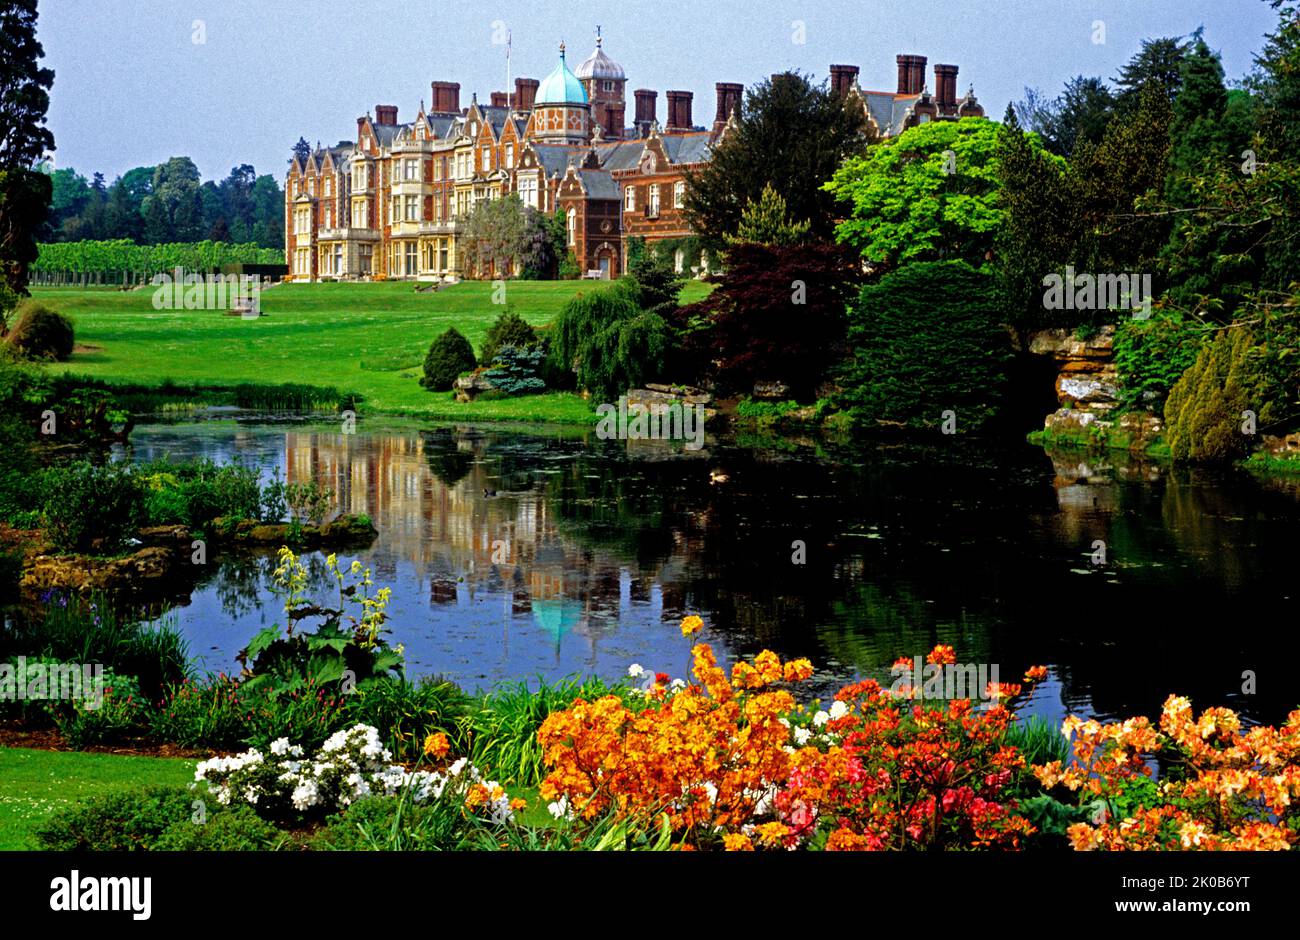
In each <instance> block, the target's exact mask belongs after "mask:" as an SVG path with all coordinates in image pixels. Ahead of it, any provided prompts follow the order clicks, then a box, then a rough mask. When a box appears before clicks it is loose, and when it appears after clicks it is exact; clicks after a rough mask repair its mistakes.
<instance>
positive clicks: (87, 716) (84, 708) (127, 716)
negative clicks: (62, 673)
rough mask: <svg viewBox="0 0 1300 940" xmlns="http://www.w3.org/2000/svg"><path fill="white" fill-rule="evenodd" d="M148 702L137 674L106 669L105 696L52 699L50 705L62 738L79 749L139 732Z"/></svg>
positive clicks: (111, 741) (123, 738) (122, 739)
mask: <svg viewBox="0 0 1300 940" xmlns="http://www.w3.org/2000/svg"><path fill="white" fill-rule="evenodd" d="M78 668H79V666H78ZM86 691H88V692H90V691H91V690H86ZM92 694H93V693H92ZM148 705H149V703H148V702H147V701H145V698H144V694H143V693H142V692H141V691H140V684H139V683H138V682H137V681H136V680H135V679H134V678H132V677H130V676H119V675H115V674H114V673H113V672H112V671H110V670H105V671H104V676H103V690H102V696H100V697H98V698H91V699H88V700H87V699H78V700H75V701H72V702H68V701H61V702H57V703H51V704H50V705H49V709H50V712H51V714H52V716H53V718H54V724H55V726H56V727H57V728H58V729H59V733H60V734H62V735H63V740H64V741H65V742H66V743H67V745H68V747H70V748H73V749H74V750H78V751H79V750H83V749H85V748H87V747H90V746H91V745H98V744H118V743H121V742H123V741H125V740H127V739H128V738H131V737H134V736H135V735H138V734H139V733H140V731H141V730H143V727H144V723H145V720H146V713H147V712H148Z"/></svg>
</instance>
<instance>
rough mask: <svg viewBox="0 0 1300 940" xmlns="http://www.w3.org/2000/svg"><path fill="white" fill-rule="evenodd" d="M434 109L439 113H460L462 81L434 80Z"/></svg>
mask: <svg viewBox="0 0 1300 940" xmlns="http://www.w3.org/2000/svg"><path fill="white" fill-rule="evenodd" d="M431 87H432V89H433V107H432V108H431V110H432V111H434V112H436V113H438V114H460V82H434V83H433V84H432V86H431Z"/></svg>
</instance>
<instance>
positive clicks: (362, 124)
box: [357, 117, 366, 143]
mask: <svg viewBox="0 0 1300 940" xmlns="http://www.w3.org/2000/svg"><path fill="white" fill-rule="evenodd" d="M365 128H366V119H365V118H364V117H359V118H357V142H358V143H359V142H360V141H361V132H362V131H364V130H365Z"/></svg>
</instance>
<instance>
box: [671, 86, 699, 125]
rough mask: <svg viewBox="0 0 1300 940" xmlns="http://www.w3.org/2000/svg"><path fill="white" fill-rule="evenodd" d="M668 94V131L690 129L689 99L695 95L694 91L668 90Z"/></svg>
mask: <svg viewBox="0 0 1300 940" xmlns="http://www.w3.org/2000/svg"><path fill="white" fill-rule="evenodd" d="M667 94H668V127H667V128H666V129H667V130H668V132H669V133H672V132H673V131H689V130H690V129H691V126H692V125H691V99H692V98H694V97H695V93H694V92H690V91H670V92H668V93H667Z"/></svg>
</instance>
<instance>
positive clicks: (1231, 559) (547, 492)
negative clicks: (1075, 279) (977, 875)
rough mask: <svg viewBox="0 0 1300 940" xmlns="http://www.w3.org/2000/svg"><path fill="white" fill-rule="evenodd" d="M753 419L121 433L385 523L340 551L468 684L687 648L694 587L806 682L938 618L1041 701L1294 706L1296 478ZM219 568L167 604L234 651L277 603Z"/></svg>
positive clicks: (436, 662) (241, 572) (879, 659)
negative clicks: (870, 440)
mask: <svg viewBox="0 0 1300 940" xmlns="http://www.w3.org/2000/svg"><path fill="white" fill-rule="evenodd" d="M754 443H755V442H752V441H747V442H732V443H730V444H726V443H722V444H719V443H718V442H711V447H710V450H709V451H708V452H704V451H700V452H695V453H691V452H686V451H680V450H679V451H672V450H670V449H667V448H655V449H648V448H647V449H640V448H632V449H629V448H628V446H627V445H624V444H620V443H616V442H600V441H595V440H588V439H585V438H584V437H581V436H577V437H575V436H573V435H572V434H567V435H566V434H545V433H518V432H505V431H500V430H491V431H484V430H477V429H435V430H429V429H420V428H417V427H415V426H410V427H409V428H408V427H399V428H398V429H396V430H392V431H386V432H383V433H360V434H355V435H342V434H338V433H336V432H335V430H334V429H332V428H330V429H322V428H312V427H296V428H295V427H288V428H286V427H283V426H269V425H255V424H234V423H223V424H201V423H200V424H190V425H182V426H161V425H155V426H147V427H141V428H139V429H138V430H137V431H136V432H135V433H134V434H133V436H132V441H131V447H130V453H129V457H130V459H134V460H150V459H154V458H156V457H158V456H161V455H164V454H167V455H171V456H173V457H186V456H196V455H207V456H211V457H213V458H215V459H222V460H224V459H232V458H239V459H242V460H246V461H249V462H252V463H255V464H256V465H258V466H259V467H261V468H262V470H263V471H264V472H265V473H267V474H270V473H271V472H272V471H274V470H278V471H279V472H280V473H281V474H282V475H283V476H284V477H285V478H287V479H288V480H290V481H293V480H299V479H307V478H311V477H315V478H317V479H320V480H322V481H323V482H324V483H325V484H326V485H329V486H331V487H332V488H333V489H334V490H335V491H336V492H337V494H338V498H339V501H340V504H341V505H342V506H343V507H344V508H346V509H348V510H350V511H353V512H364V513H367V514H369V515H370V516H371V517H372V518H373V519H374V521H375V524H376V526H377V527H378V529H379V532H380V536H379V538H378V540H377V541H376V542H375V543H374V544H373V545H372V546H371V547H370V548H369V549H367V550H366V551H364V552H361V553H360V554H358V555H357V556H356V557H358V558H360V559H361V560H362V561H363V562H364V563H365V564H367V565H369V566H371V567H372V568H373V569H374V576H375V580H376V581H377V582H378V583H381V584H390V585H392V586H393V588H394V602H393V606H392V608H391V613H392V618H393V619H392V626H393V628H394V634H395V638H396V639H397V640H399V641H401V642H403V643H404V644H405V645H406V648H407V653H408V661H409V663H410V665H411V667H412V668H413V670H414V671H415V672H417V673H437V674H443V675H448V676H450V677H452V678H454V679H456V680H457V681H460V682H462V683H463V684H465V685H467V686H470V687H475V686H486V685H491V684H493V683H496V682H499V681H503V680H513V679H519V678H526V677H530V676H534V675H544V676H547V677H551V678H555V677H559V676H562V675H566V674H571V673H583V674H591V673H594V674H599V675H604V676H607V677H613V676H617V675H619V674H621V673H622V672H623V671H624V670H625V669H626V667H627V665H628V664H629V663H632V662H639V663H641V664H642V665H644V666H645V667H646V668H648V669H655V670H664V671H669V672H672V673H674V674H682V672H683V671H684V669H685V667H686V663H687V656H688V654H687V645H688V644H687V643H686V641H684V640H683V639H682V638H681V636H680V633H679V631H678V630H677V628H676V623H677V619H678V618H679V617H680V616H682V615H683V614H684V613H687V612H699V613H701V614H702V615H703V616H704V617H705V619H706V622H707V623H708V625H709V626H708V633H707V634H706V638H707V639H709V640H710V641H711V642H713V643H714V644H715V645H716V646H719V647H721V653H722V655H723V656H726V657H728V658H730V657H734V656H738V655H747V654H751V653H753V652H756V651H758V650H759V649H762V648H764V647H770V648H772V649H775V650H777V651H778V652H781V653H782V654H783V655H790V656H795V655H798V656H808V657H810V658H811V659H812V660H813V661H814V662H815V663H817V664H819V665H820V666H822V667H823V671H822V672H821V673H820V674H819V677H818V678H819V680H820V682H821V687H822V688H824V689H825V688H829V687H830V686H831V685H833V684H834V683H835V682H838V681H840V680H842V679H844V678H847V677H849V676H855V675H874V676H877V677H883V676H886V675H887V672H888V667H889V664H890V663H891V662H892V661H893V660H894V659H895V658H897V657H898V656H900V655H911V654H913V653H915V652H917V651H924V650H926V649H929V648H930V646H932V645H933V644H934V643H936V642H944V643H951V644H952V645H953V646H955V647H956V648H957V649H958V651H959V654H960V655H961V656H962V658H963V661H966V662H990V663H998V664H999V665H1000V667H1001V670H1002V675H1003V676H1004V677H1008V678H1014V677H1016V676H1018V675H1019V673H1020V671H1021V670H1023V669H1024V668H1025V667H1026V666H1028V665H1031V664H1033V663H1037V662H1046V663H1051V664H1053V665H1054V667H1055V668H1054V670H1053V681H1052V683H1051V684H1050V687H1049V688H1048V689H1046V690H1045V691H1046V692H1047V693H1048V694H1047V695H1045V696H1044V699H1043V701H1041V702H1040V703H1038V704H1037V705H1036V708H1038V709H1039V710H1042V711H1045V712H1046V713H1048V714H1050V715H1052V716H1053V717H1055V716H1058V715H1059V714H1061V713H1062V712H1063V711H1064V710H1066V709H1069V710H1072V711H1078V712H1083V713H1089V714H1092V713H1095V714H1101V715H1104V716H1113V715H1117V714H1130V713H1136V712H1145V713H1154V712H1156V711H1158V709H1159V706H1160V703H1161V701H1162V700H1163V698H1164V696H1165V695H1166V694H1167V693H1169V692H1179V693H1182V694H1189V695H1192V696H1193V697H1194V699H1195V700H1196V702H1197V704H1198V705H1208V704H1214V703H1228V704H1232V705H1234V706H1235V707H1238V708H1242V709H1243V710H1245V711H1246V712H1247V713H1248V714H1251V715H1256V716H1258V717H1260V718H1262V719H1266V720H1269V721H1277V720H1280V718H1281V717H1282V716H1283V715H1284V714H1285V712H1286V710H1287V709H1289V708H1290V707H1293V706H1294V699H1295V690H1296V683H1295V682H1294V681H1292V679H1291V677H1290V675H1289V670H1288V668H1287V662H1288V661H1289V660H1290V659H1291V658H1292V656H1293V655H1294V653H1295V652H1296V649H1295V647H1296V646H1297V641H1296V640H1295V639H1294V631H1291V630H1290V629H1289V628H1288V627H1287V626H1285V625H1286V624H1287V620H1288V618H1289V613H1290V606H1291V603H1290V602H1291V597H1290V592H1291V584H1292V572H1293V571H1294V570H1295V563H1296V561H1297V557H1296V555H1297V549H1296V547H1295V545H1294V539H1293V537H1292V533H1293V532H1294V531H1295V523H1296V521H1297V515H1298V514H1300V513H1298V511H1297V501H1296V498H1295V492H1294V490H1293V489H1287V488H1285V487H1277V486H1273V485H1271V484H1266V483H1261V482H1258V481H1255V480H1254V479H1253V478H1251V477H1250V476H1248V475H1247V474H1244V473H1237V472H1228V473H1219V474H1213V473H1203V472H1186V471H1176V472H1173V473H1166V472H1163V471H1162V470H1161V469H1160V468H1158V467H1154V466H1151V465H1148V464H1142V463H1136V462H1132V461H1126V460H1118V459H1116V458H1114V457H1101V458H1098V457H1094V456H1089V457H1086V458H1085V457H1080V456H1079V455H1077V454H1071V453H1068V452H1066V453H1057V454H1051V455H1045V454H1044V453H1043V452H1042V451H1041V450H1038V449H1035V448H1031V447H1028V446H1025V447H1016V448H1011V449H1005V450H1004V449H998V450H992V449H986V448H978V447H958V446H952V445H949V446H942V447H941V446H934V447H922V446H915V445H909V446H873V447H863V448H855V447H852V446H847V445H846V446H841V447H839V448H835V449H831V450H829V451H824V452H823V453H821V454H819V455H814V454H812V453H810V452H804V451H801V452H790V451H784V450H781V449H780V448H770V447H763V446H754ZM742 445H744V446H742ZM796 541H799V542H802V543H803V545H804V551H805V552H806V563H805V564H794V563H792V554H793V552H794V550H795V544H794V543H795V542H796ZM1099 545H1101V546H1102V547H1103V548H1104V552H1105V558H1106V563H1105V564H1104V565H1098V564H1095V559H1096V552H1097V547H1098V546H1099ZM351 557H352V556H348V557H347V558H346V559H344V561H345V562H346V561H350V560H351ZM315 561H316V562H317V563H319V562H320V558H319V557H316V559H315ZM213 569H214V570H213V571H212V573H211V574H210V575H209V576H208V578H207V580H205V581H204V582H202V583H201V584H200V585H199V587H198V589H197V590H196V591H195V593H194V595H193V598H192V601H191V603H190V605H189V606H188V607H186V608H184V609H183V610H182V611H180V612H179V619H180V622H181V624H182V627H183V629H185V630H186V631H187V633H188V635H189V636H191V638H192V646H193V649H194V650H195V652H197V653H201V654H203V655H204V656H205V661H206V665H207V666H208V667H209V668H212V669H217V668H228V667H229V665H230V664H231V663H232V662H233V657H234V655H235V653H236V652H237V651H238V650H239V649H240V648H241V647H242V646H243V645H244V643H245V642H246V641H247V639H248V638H249V637H250V636H251V635H252V634H253V633H254V632H255V631H256V630H257V629H259V628H260V627H261V626H263V625H265V624H267V623H272V622H275V621H276V619H277V618H278V617H279V615H280V610H279V605H278V602H277V600H276V599H275V598H274V597H273V596H271V595H270V593H269V592H268V590H267V579H268V575H269V569H270V565H269V564H268V558H267V556H265V555H263V556H239V557H235V556H227V557H224V558H222V559H219V560H217V562H216V563H214V565H213ZM326 587H327V586H325V585H323V586H322V590H324V589H325V588H326ZM1245 670H1253V671H1254V672H1255V673H1256V677H1257V682H1258V690H1259V691H1258V694H1257V695H1253V696H1243V695H1242V694H1241V686H1242V673H1243V671H1245Z"/></svg>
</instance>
